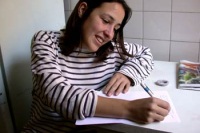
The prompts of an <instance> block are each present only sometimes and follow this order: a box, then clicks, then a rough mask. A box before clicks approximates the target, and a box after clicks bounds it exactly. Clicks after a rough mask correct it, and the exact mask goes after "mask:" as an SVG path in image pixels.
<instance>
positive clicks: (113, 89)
mask: <svg viewBox="0 0 200 133" xmlns="http://www.w3.org/2000/svg"><path fill="white" fill-rule="evenodd" d="M120 84H121V82H120V81H118V80H116V82H115V83H114V84H113V86H111V88H110V89H109V90H108V92H107V95H108V96H111V95H113V94H115V95H118V94H116V91H117V90H119V92H121V91H120Z"/></svg>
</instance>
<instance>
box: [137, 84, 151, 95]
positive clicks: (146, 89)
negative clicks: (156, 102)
mask: <svg viewBox="0 0 200 133" xmlns="http://www.w3.org/2000/svg"><path fill="white" fill-rule="evenodd" d="M140 85H141V86H142V88H143V89H144V90H145V91H146V92H147V93H148V94H149V95H150V96H151V97H153V92H152V91H151V90H150V89H149V87H147V85H146V84H144V83H141V84H140Z"/></svg>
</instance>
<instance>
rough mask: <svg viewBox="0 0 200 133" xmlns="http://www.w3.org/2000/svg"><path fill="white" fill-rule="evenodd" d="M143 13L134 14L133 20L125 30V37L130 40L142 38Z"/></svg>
mask: <svg viewBox="0 0 200 133" xmlns="http://www.w3.org/2000/svg"><path fill="white" fill-rule="evenodd" d="M142 18H143V17H142V12H133V14H132V17H131V19H130V20H129V22H128V23H127V24H126V26H125V28H124V36H125V37H129V38H137V39H138V38H142V37H143V28H142V27H143V25H142Z"/></svg>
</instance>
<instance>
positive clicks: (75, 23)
mask: <svg viewBox="0 0 200 133" xmlns="http://www.w3.org/2000/svg"><path fill="white" fill-rule="evenodd" d="M82 2H86V3H87V9H86V11H85V12H84V14H83V16H82V17H79V15H78V7H79V5H80V4H81V3H82ZM105 2H109V3H111V2H117V3H120V4H121V5H122V6H123V8H124V11H125V16H124V19H123V21H122V24H121V26H120V28H119V29H118V30H117V31H116V32H115V35H114V38H113V42H115V43H117V44H119V47H120V48H121V49H122V52H123V54H124V55H127V56H132V55H130V54H129V53H128V52H127V51H126V50H125V47H124V36H123V28H124V26H125V24H126V23H127V22H128V20H129V19H130V17H131V15H132V11H131V9H130V7H129V6H128V5H127V4H126V2H125V1H124V0H79V2H78V3H77V4H76V6H75V8H74V10H73V12H72V13H71V15H70V17H69V19H68V21H67V24H66V28H65V30H64V36H63V37H62V38H61V41H60V47H61V51H62V54H64V55H66V56H68V55H69V54H70V53H72V52H73V51H74V50H75V49H76V48H78V47H79V46H80V43H81V37H82V34H81V32H82V31H81V30H82V25H83V23H84V22H85V20H86V19H87V18H88V17H89V15H90V14H91V12H92V11H93V10H94V9H95V8H98V7H100V6H101V5H102V4H103V3H105ZM113 49H114V48H113V45H112V43H111V41H110V42H108V43H106V44H104V45H103V46H101V47H100V48H99V49H98V50H97V52H96V55H97V61H103V60H105V59H106V57H107V55H108V54H109V53H110V52H111V51H113ZM120 56H122V58H124V56H123V55H121V54H120ZM124 59H125V58H124Z"/></svg>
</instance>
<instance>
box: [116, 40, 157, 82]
mask: <svg viewBox="0 0 200 133" xmlns="http://www.w3.org/2000/svg"><path fill="white" fill-rule="evenodd" d="M125 46H126V49H127V51H128V52H129V53H130V54H132V55H133V56H134V57H132V58H131V57H129V58H128V60H127V61H126V62H125V63H124V64H123V65H122V66H121V68H120V70H119V71H118V72H120V73H122V74H124V75H126V76H128V77H129V78H130V79H132V84H133V85H138V84H140V83H141V82H142V81H143V80H144V79H145V78H147V77H148V76H149V75H150V73H151V71H152V70H153V65H154V63H153V56H152V54H151V52H150V49H149V48H147V47H144V46H142V45H139V44H131V43H125Z"/></svg>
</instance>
